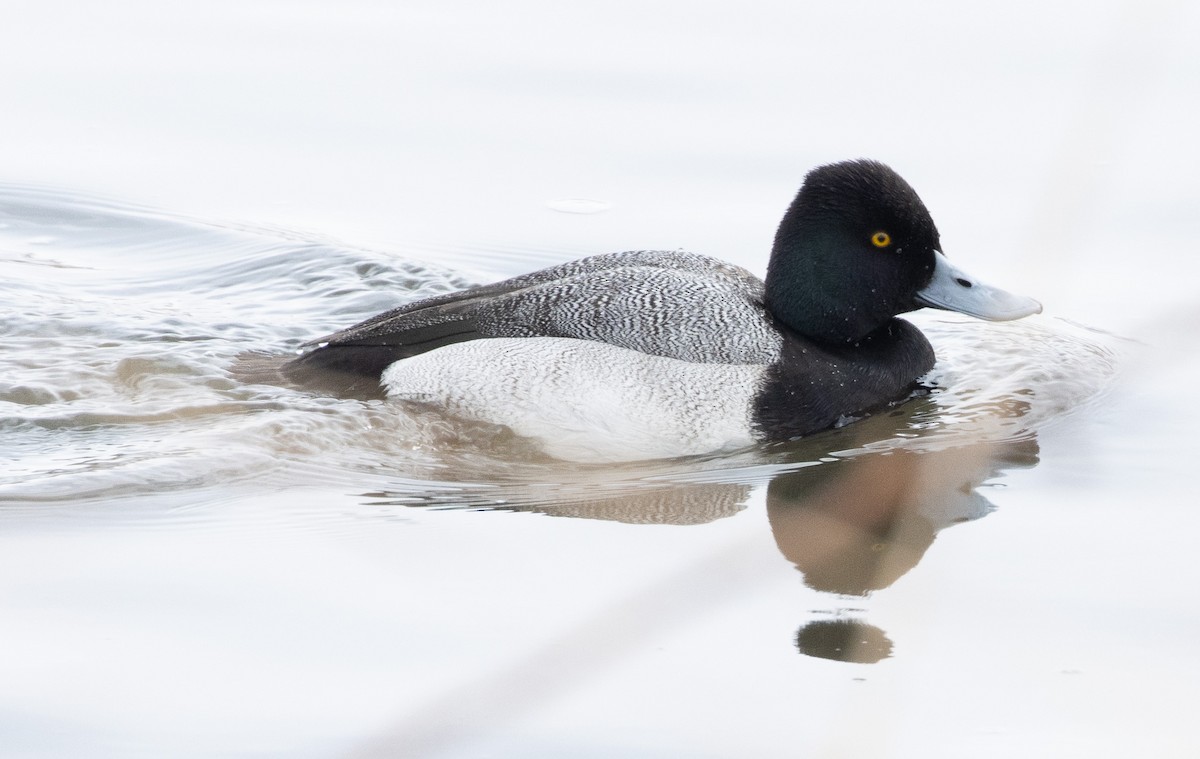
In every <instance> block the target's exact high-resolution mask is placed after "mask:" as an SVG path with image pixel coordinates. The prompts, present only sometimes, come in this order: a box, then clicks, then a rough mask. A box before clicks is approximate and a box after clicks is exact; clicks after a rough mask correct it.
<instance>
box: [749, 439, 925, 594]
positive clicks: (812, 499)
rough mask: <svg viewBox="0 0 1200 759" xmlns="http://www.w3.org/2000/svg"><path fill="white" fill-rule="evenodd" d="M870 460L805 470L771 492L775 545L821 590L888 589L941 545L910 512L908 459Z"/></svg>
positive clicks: (769, 509) (774, 484) (769, 510)
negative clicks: (931, 548) (936, 544)
mask: <svg viewBox="0 0 1200 759" xmlns="http://www.w3.org/2000/svg"><path fill="white" fill-rule="evenodd" d="M869 458H870V459H871V461H869V462H868V461H867V457H864V458H863V459H860V460H854V461H841V462H836V463H833V464H827V465H823V466H819V467H811V468H809V469H802V470H800V471H798V472H795V473H794V474H790V475H785V476H781V477H778V478H776V479H775V481H774V482H772V483H771V486H770V488H769V490H768V492H767V515H768V518H769V519H770V522H771V530H772V532H773V533H774V535H775V542H776V544H777V545H778V546H779V550H780V551H782V552H783V555H784V556H786V557H787V558H788V559H789V560H790V561H792V562H793V563H794V564H795V565H796V567H797V568H798V569H799V570H800V571H801V572H803V573H804V579H805V583H806V584H807V585H808V586H809V587H811V588H813V589H815V590H822V591H827V592H830V593H842V594H847V595H864V594H866V593H868V592H870V591H872V590H877V589H879V588H884V587H887V586H888V585H891V584H892V583H893V582H895V581H896V579H897V578H899V577H900V576H901V575H903V574H904V573H905V572H907V571H908V570H909V569H911V568H912V567H914V566H916V563H917V562H918V561H920V560H921V557H922V556H923V555H924V554H925V550H926V549H927V548H929V545H930V544H931V543H932V542H933V536H934V533H935V530H934V528H933V526H932V524H931V523H930V522H929V520H928V519H925V518H924V517H923V516H921V515H920V514H918V513H914V511H913V510H912V509H911V508H909V500H908V499H909V495H910V493H909V487H908V485H909V483H908V476H907V475H908V474H909V471H910V469H909V467H908V464H909V462H908V461H907V457H906V456H897V455H891V456H872V457H869ZM864 464H865V465H864ZM819 470H824V471H819ZM822 475H823V476H822Z"/></svg>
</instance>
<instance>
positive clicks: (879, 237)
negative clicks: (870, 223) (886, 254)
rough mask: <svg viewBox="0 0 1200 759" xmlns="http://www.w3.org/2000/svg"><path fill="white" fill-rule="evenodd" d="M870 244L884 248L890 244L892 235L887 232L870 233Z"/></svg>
mask: <svg viewBox="0 0 1200 759" xmlns="http://www.w3.org/2000/svg"><path fill="white" fill-rule="evenodd" d="M871 244H872V245H874V246H875V247H876V248H886V247H887V246H889V245H891V244H892V236H891V235H889V234H888V233H887V232H876V233H875V234H873V235H871Z"/></svg>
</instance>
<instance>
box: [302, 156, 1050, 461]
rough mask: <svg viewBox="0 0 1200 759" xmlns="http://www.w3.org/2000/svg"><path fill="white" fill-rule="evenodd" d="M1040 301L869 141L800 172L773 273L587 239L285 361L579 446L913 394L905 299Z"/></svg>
mask: <svg viewBox="0 0 1200 759" xmlns="http://www.w3.org/2000/svg"><path fill="white" fill-rule="evenodd" d="M921 308H934V309H943V310H949V311H956V312H959V313H963V314H967V315H970V316H973V317H976V318H980V319H985V320H994V321H1006V320H1013V319H1020V318H1022V317H1025V316H1029V315H1032V314H1036V313H1039V312H1040V311H1041V310H1042V307H1041V304H1040V303H1039V302H1038V301H1036V300H1034V299H1032V298H1029V297H1026V296H1022V295H1016V294H1013V293H1010V292H1008V291H1005V290H1003V289H1000V288H998V287H994V286H991V285H988V284H985V283H983V282H981V281H980V280H978V279H977V278H975V277H972V276H970V275H968V274H966V273H965V272H963V271H962V270H960V269H958V268H956V267H955V266H953V265H952V264H951V263H950V262H949V260H948V259H947V258H946V256H945V255H944V254H943V252H942V245H941V240H940V236H939V234H938V230H937V227H936V226H935V224H934V222H933V218H932V216H931V215H930V213H929V211H928V209H927V208H926V206H925V204H924V203H923V202H922V201H921V199H920V197H919V196H918V195H917V193H916V191H915V190H914V189H913V188H912V186H910V185H909V184H908V182H906V181H905V180H904V179H903V178H902V177H901V176H900V175H899V174H898V173H896V172H895V171H894V170H893V169H891V168H890V167H888V166H887V165H885V164H884V163H881V162H878V161H874V160H867V159H859V160H849V161H841V162H837V163H832V164H827V165H822V166H818V167H816V168H814V169H812V170H811V171H809V172H808V174H807V175H806V176H805V178H804V181H803V183H802V186H801V187H800V190H799V191H798V193H797V194H796V195H795V197H794V199H793V200H792V202H791V204H790V205H789V206H788V208H787V211H786V212H785V213H784V215H783V218H782V220H781V221H780V224H779V227H778V229H777V231H776V234H775V238H774V244H773V246H772V249H771V253H770V258H769V260H768V264H767V270H766V277H765V279H760V278H759V277H757V276H755V275H754V274H753V273H751V272H750V271H748V270H746V269H744V268H742V267H740V266H735V265H733V264H730V263H726V262H724V261H721V260H719V259H717V258H713V257H710V256H706V255H701V254H697V253H689V252H683V251H661V250H629V251H623V252H618V253H608V254H601V255H594V256H590V257H587V258H582V259H579V260H575V261H571V262H568V263H563V264H560V265H557V266H551V267H549V268H545V269H541V270H539V271H535V272H532V273H529V274H524V275H521V276H517V277H513V278H511V279H506V280H504V281H501V282H497V283H493V284H485V285H480V286H476V287H471V288H467V289H464V290H461V291H457V292H451V293H447V294H443V295H437V296H434V297H429V298H425V299H422V300H418V301H416V302H412V303H408V304H405V305H402V306H400V307H398V308H394V309H392V310H389V311H386V312H384V313H381V314H379V315H377V316H373V317H371V318H369V319H366V320H365V321H362V322H360V323H358V324H355V325H353V326H351V327H348V328H346V329H343V330H341V331H338V332H335V333H333V334H330V335H326V336H324V337H322V338H319V339H318V340H315V341H313V342H312V343H310V344H309V345H308V350H307V352H304V353H302V354H300V355H298V356H296V357H295V358H292V359H290V360H289V361H287V362H286V363H285V364H284V365H283V367H282V373H283V375H284V376H285V377H287V378H289V379H290V380H292V381H294V382H299V383H304V382H306V381H310V380H312V379H313V378H314V377H324V378H326V379H329V378H331V377H332V378H335V379H334V380H333V382H334V384H336V385H338V386H339V387H340V388H342V389H344V390H350V391H353V390H354V389H356V388H376V389H382V390H383V391H384V393H385V395H386V397H387V398H388V399H389V400H392V401H396V402H399V403H407V404H416V405H418V406H422V407H429V408H435V409H437V410H439V411H441V412H444V413H446V414H449V415H451V416H455V417H460V418H463V419H467V420H472V421H479V422H486V423H490V424H497V425H502V426H505V427H508V428H510V429H511V430H512V431H513V432H514V433H516V434H517V435H520V436H523V437H526V438H532V439H534V440H535V441H536V442H537V443H539V444H540V446H541V447H542V449H543V450H544V451H545V452H546V453H547V454H549V455H550V456H552V457H555V458H560V459H566V460H572V461H593V460H639V459H650V458H665V457H673V456H686V455H699V454H708V453H714V452H719V451H727V450H735V449H739V448H744V447H747V446H754V445H758V444H762V443H773V442H779V441H786V440H791V439H795V438H799V437H803V436H807V435H811V434H813V433H816V432H819V431H822V430H826V429H829V428H832V427H835V426H840V425H842V424H845V423H847V422H848V421H852V420H854V419H856V418H860V417H862V416H864V415H868V414H870V413H872V412H876V411H878V410H880V409H884V408H887V407H889V406H891V405H895V404H897V403H900V402H903V401H904V400H906V399H907V398H910V397H911V396H912V395H913V394H914V393H915V392H917V391H918V390H919V388H920V387H921V386H920V380H921V379H922V377H924V376H925V375H926V374H928V373H929V372H930V370H931V369H932V368H933V366H934V364H935V361H936V357H935V355H934V351H933V348H932V346H931V345H930V343H929V341H928V339H927V338H926V337H925V336H924V335H923V334H922V333H921V331H920V330H919V329H918V328H917V327H916V326H914V325H913V324H912V323H911V322H909V321H907V320H905V319H902V318H900V315H901V314H905V313H908V312H912V311H915V310H918V309H921Z"/></svg>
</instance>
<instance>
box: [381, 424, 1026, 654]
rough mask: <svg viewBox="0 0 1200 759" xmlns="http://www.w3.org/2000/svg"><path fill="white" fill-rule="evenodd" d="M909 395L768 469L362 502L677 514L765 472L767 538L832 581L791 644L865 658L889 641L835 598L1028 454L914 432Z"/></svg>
mask: <svg viewBox="0 0 1200 759" xmlns="http://www.w3.org/2000/svg"><path fill="white" fill-rule="evenodd" d="M913 408H914V407H913V406H910V407H909V408H906V409H905V410H903V411H898V412H894V413H893V414H884V415H881V416H880V417H877V418H873V419H867V420H863V422H860V423H859V424H854V425H850V426H848V427H846V428H844V429H841V430H836V431H834V432H832V433H829V434H827V435H824V436H818V437H815V438H813V439H810V440H806V441H802V442H800V443H797V444H796V445H794V446H791V447H789V448H788V449H786V450H783V451H782V452H781V453H780V455H781V457H783V458H784V461H783V462H780V461H779V460H778V459H776V463H774V464H771V465H770V466H771V467H772V468H771V469H769V470H766V469H764V468H763V464H762V459H761V458H760V459H758V461H757V462H756V463H757V466H750V467H748V468H746V469H742V470H737V471H736V472H735V471H733V470H728V471H725V472H713V471H712V470H708V471H705V470H704V469H701V468H698V469H697V471H696V473H694V474H695V476H697V478H700V475H701V474H703V475H706V477H704V478H705V479H708V478H710V477H711V478H712V479H717V477H716V475H722V476H727V477H728V479H727V480H725V481H715V482H714V481H706V482H697V481H695V480H691V481H689V480H688V479H676V477H678V476H679V470H678V469H675V470H674V471H673V472H671V475H673V476H667V477H663V476H662V475H660V474H658V473H655V472H647V471H646V470H645V469H643V470H641V471H640V472H639V475H640V476H634V477H629V478H622V477H621V476H620V475H619V473H615V472H614V470H613V469H595V470H591V469H580V470H571V471H559V472H557V473H556V474H557V475H558V479H557V480H556V481H553V482H551V481H547V480H545V479H543V480H541V481H539V482H536V483H532V482H509V483H503V484H493V485H489V486H486V487H483V486H474V487H471V486H464V487H442V488H440V489H439V490H437V491H434V492H431V491H428V490H427V491H425V492H420V488H419V487H414V488H412V489H408V488H405V489H404V490H400V491H391V492H376V493H371V494H367V495H369V496H370V497H371V498H372V501H373V505H375V506H388V505H404V506H434V507H452V508H464V507H465V508H484V509H503V510H512V511H532V512H539V513H543V514H548V515H552V516H569V517H577V518H587V519H603V520H610V521H618V522H625V523H633V524H679V525H686V524H702V523H706V522H711V521H714V520H717V519H720V518H723V517H727V516H731V515H733V514H735V513H737V512H739V511H740V510H742V509H743V508H745V505H746V502H747V500H748V499H749V496H750V493H751V492H752V491H753V490H754V488H755V487H756V485H754V484H751V483H752V482H753V481H754V480H758V481H760V482H761V480H762V478H764V476H769V475H770V474H772V473H773V476H772V477H771V479H770V483H769V485H768V488H767V497H766V506H767V518H768V521H769V523H770V527H771V531H772V534H773V537H774V539H775V543H776V545H777V546H778V548H779V550H780V552H781V553H782V554H783V555H784V557H786V558H787V559H788V560H789V561H790V562H792V563H793V564H794V565H795V566H796V568H797V569H798V570H799V571H800V572H801V574H802V575H803V578H804V583H805V584H806V585H807V586H808V587H810V588H812V589H814V590H817V591H821V592H823V593H828V594H832V596H831V598H832V599H833V602H834V605H833V606H832V607H831V608H828V609H823V610H814V611H813V612H811V613H812V616H813V619H812V620H811V621H809V622H807V623H805V624H804V625H803V626H802V627H801V628H800V630H799V632H798V633H797V635H796V645H797V647H798V648H799V650H800V651H801V652H802V653H804V654H806V655H810V656H817V657H822V658H828V659H839V660H843V661H854V662H873V661H878V660H880V659H883V658H886V657H888V656H890V655H891V652H892V642H891V641H890V640H889V639H888V637H887V635H886V634H885V633H884V632H883V631H882V630H880V629H878V628H876V627H874V626H872V625H869V624H867V623H865V622H862V621H860V620H857V619H854V618H852V615H853V614H854V613H856V610H854V609H851V608H847V607H848V606H849V607H853V606H856V605H861V604H862V599H863V597H864V596H867V595H869V594H870V593H872V592H873V591H877V590H880V589H882V588H886V587H888V586H889V585H891V584H892V583H894V582H895V581H896V580H897V579H899V578H900V577H901V576H903V575H904V574H905V573H907V572H908V571H909V570H911V569H912V568H913V567H915V566H916V565H917V563H918V562H919V561H920V560H921V557H922V556H924V555H925V552H926V551H927V550H928V549H929V547H930V545H931V544H932V543H933V542H934V538H935V536H936V535H937V533H938V532H939V531H940V530H942V529H944V528H946V527H949V526H951V525H954V524H958V523H961V522H965V521H969V520H972V519H978V518H979V517H982V516H985V515H986V514H987V513H988V512H989V511H990V510H991V509H992V504H991V503H990V502H989V501H988V500H987V499H986V498H985V497H984V495H983V493H981V491H980V486H981V485H983V484H984V483H986V482H988V481H989V480H992V479H994V478H996V477H997V476H999V475H1000V474H1002V473H1003V472H1004V471H1006V470H1009V469H1014V468H1027V467H1031V466H1034V465H1035V464H1036V463H1037V461H1038V445H1037V441H1036V439H1035V438H1034V437H1032V436H1031V435H1030V436H1027V437H1024V438H1019V439H1016V440H1007V441H1003V442H969V441H967V440H964V439H963V438H961V437H960V438H957V439H955V440H954V441H952V443H951V444H946V442H947V441H945V440H940V441H939V440H938V439H937V438H936V437H935V436H933V437H924V436H922V434H921V431H920V430H919V428H917V429H915V430H914V427H913V426H911V423H912V420H913V416H912V413H913ZM915 408H918V409H919V404H918V405H917V406H916V407H915ZM901 430H902V431H903V432H901V433H900V435H899V436H898V435H897V432H898V431H901ZM976 440H978V438H976ZM848 449H852V450H848ZM831 451H834V453H831ZM789 462H790V463H789ZM698 466H702V465H698ZM647 475H649V476H647ZM689 476H691V475H689V474H687V473H684V477H685V478H686V477H689ZM747 480H749V481H750V482H747ZM847 597H851V599H847Z"/></svg>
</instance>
